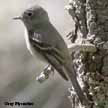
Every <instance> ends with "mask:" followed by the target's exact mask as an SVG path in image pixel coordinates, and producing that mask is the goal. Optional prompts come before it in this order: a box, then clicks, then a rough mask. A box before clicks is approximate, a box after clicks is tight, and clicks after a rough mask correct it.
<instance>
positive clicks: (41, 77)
mask: <svg viewBox="0 0 108 108" xmlns="http://www.w3.org/2000/svg"><path fill="white" fill-rule="evenodd" d="M51 73H53V74H54V68H53V67H52V66H51V65H48V66H47V67H45V68H44V70H43V71H42V72H41V73H40V75H39V76H37V77H36V80H37V81H38V82H40V83H43V82H44V81H45V80H47V79H48V78H49V76H50V74H51Z"/></svg>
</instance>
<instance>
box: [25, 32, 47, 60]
mask: <svg viewBox="0 0 108 108" xmlns="http://www.w3.org/2000/svg"><path fill="white" fill-rule="evenodd" d="M25 41H26V45H27V49H28V50H29V51H30V53H31V55H33V56H34V57H36V59H37V60H41V61H43V62H47V61H46V59H45V58H44V57H43V55H42V54H40V53H39V52H38V51H37V50H36V49H35V48H34V47H33V46H32V45H31V43H30V41H29V35H28V32H27V30H25Z"/></svg>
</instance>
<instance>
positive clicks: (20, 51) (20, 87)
mask: <svg viewBox="0 0 108 108" xmlns="http://www.w3.org/2000/svg"><path fill="white" fill-rule="evenodd" d="M35 4H39V5H41V6H43V7H44V8H45V9H46V10H47V11H48V14H49V17H50V20H51V22H52V24H53V25H54V26H55V27H56V28H57V30H58V31H59V32H60V33H61V35H62V36H63V38H64V39H65V41H66V42H67V44H69V41H68V40H67V39H66V37H65V36H66V34H67V33H68V32H70V31H71V29H72V27H73V24H72V21H71V17H70V16H69V14H68V13H67V11H66V10H64V6H65V5H66V4H68V0H0V7H1V8H0V108H8V107H9V108H10V106H6V105H3V102H5V101H9V100H11V101H19V102H33V103H34V105H33V106H32V107H31V108H66V107H68V108H71V103H70V101H69V99H68V98H67V96H68V95H69V94H68V87H70V84H69V82H66V81H64V80H63V79H62V78H61V77H60V76H59V75H58V73H57V72H56V73H55V74H54V75H51V76H50V78H49V79H48V80H47V81H45V82H44V83H42V84H40V83H38V82H37V81H36V80H35V78H36V76H38V75H39V73H40V72H42V70H43V69H42V67H43V66H44V65H46V64H43V63H39V62H38V61H37V60H36V59H35V58H34V57H32V56H31V54H30V53H29V51H28V50H27V48H26V44H25V40H24V25H23V23H22V22H20V21H14V20H12V18H13V17H15V16H18V15H20V14H21V13H22V12H23V11H24V10H25V9H27V8H29V7H30V6H32V5H35ZM14 108H17V106H14ZM18 108H19V107H18ZM20 108H30V106H25V107H24V106H21V107H20Z"/></svg>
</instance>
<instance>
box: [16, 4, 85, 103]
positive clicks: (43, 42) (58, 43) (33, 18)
mask: <svg viewBox="0 0 108 108" xmlns="http://www.w3.org/2000/svg"><path fill="white" fill-rule="evenodd" d="M14 19H20V20H22V21H23V23H24V25H25V27H26V29H27V34H28V35H27V36H26V43H27V48H28V49H29V51H30V52H31V53H32V55H34V56H38V57H39V58H40V60H43V61H46V62H48V63H49V64H50V65H51V66H52V67H54V68H55V69H56V70H57V72H58V73H59V74H60V75H61V76H62V77H63V78H64V79H65V80H70V81H71V83H72V85H73V87H74V89H75V91H76V93H77V95H78V97H79V100H80V101H81V103H82V104H84V103H85V102H86V103H87V99H86V97H85V95H84V93H83V91H82V90H81V87H80V85H79V83H78V81H77V78H76V73H75V70H74V68H73V63H72V58H71V55H70V54H69V51H68V48H67V45H66V43H65V42H64V40H63V38H62V37H61V35H60V34H59V33H58V31H57V30H56V29H55V27H54V26H53V25H52V24H51V22H50V20H49V17H48V13H47V12H46V11H45V10H44V9H43V8H42V7H41V6H37V5H36V6H33V7H31V8H29V9H27V10H25V11H24V12H23V14H22V16H20V17H16V18H14Z"/></svg>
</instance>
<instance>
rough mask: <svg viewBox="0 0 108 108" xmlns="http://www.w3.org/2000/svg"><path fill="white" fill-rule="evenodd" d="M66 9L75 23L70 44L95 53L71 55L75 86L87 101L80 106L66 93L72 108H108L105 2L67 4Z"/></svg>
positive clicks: (78, 0)
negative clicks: (75, 75) (74, 72)
mask: <svg viewBox="0 0 108 108" xmlns="http://www.w3.org/2000/svg"><path fill="white" fill-rule="evenodd" d="M66 9H67V10H68V12H69V14H70V15H71V17H72V19H73V21H74V23H75V29H74V30H73V29H72V32H71V33H69V35H68V38H69V39H70V40H71V42H72V43H74V44H76V45H77V44H80V45H84V44H87V45H88V46H89V45H90V44H93V45H94V46H95V47H96V49H97V50H96V51H95V52H94V51H85V50H77V51H75V52H72V57H73V62H74V66H75V69H76V73H77V77H78V80H79V83H80V85H81V87H82V89H83V91H84V92H85V95H86V96H87V98H88V100H89V101H90V105H89V106H81V105H80V103H79V101H78V99H77V96H75V94H74V93H73V90H70V91H71V96H70V97H71V98H70V99H71V103H72V108H82V107H83V108H108V0H70V1H69V5H67V6H66ZM87 49H89V47H87Z"/></svg>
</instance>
